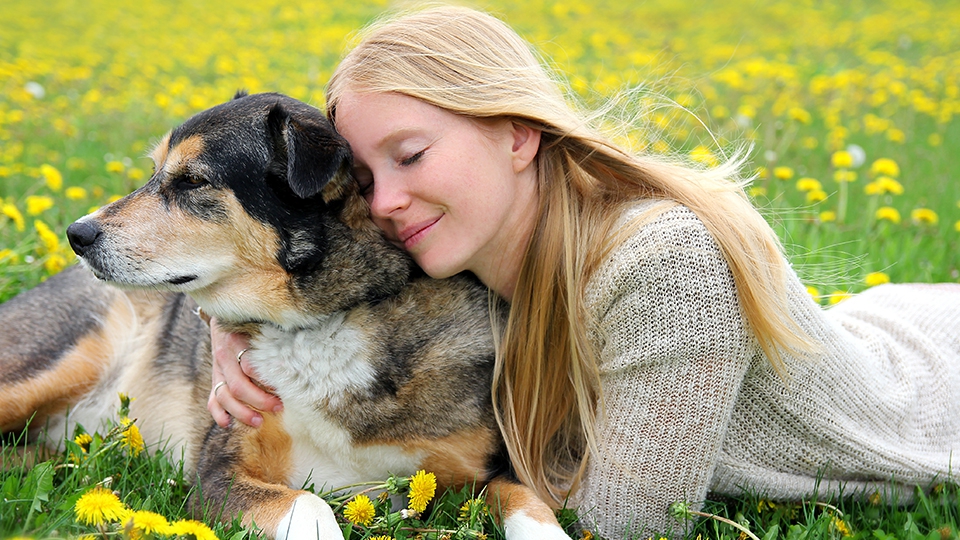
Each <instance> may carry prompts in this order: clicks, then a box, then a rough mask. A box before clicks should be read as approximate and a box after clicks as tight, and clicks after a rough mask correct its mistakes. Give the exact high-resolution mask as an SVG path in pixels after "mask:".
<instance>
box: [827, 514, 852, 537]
mask: <svg viewBox="0 0 960 540" xmlns="http://www.w3.org/2000/svg"><path fill="white" fill-rule="evenodd" d="M831 525H832V526H833V528H834V529H835V530H836V531H837V532H838V533H840V534H841V535H843V536H850V535H851V534H853V533H852V532H851V531H850V527H849V526H848V525H847V524H846V523H845V522H844V521H843V520H842V519H840V518H838V517H834V518H833V521H832V522H831Z"/></svg>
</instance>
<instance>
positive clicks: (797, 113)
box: [787, 107, 813, 124]
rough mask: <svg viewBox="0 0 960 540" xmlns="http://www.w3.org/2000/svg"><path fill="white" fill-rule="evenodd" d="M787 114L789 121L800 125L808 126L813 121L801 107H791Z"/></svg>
mask: <svg viewBox="0 0 960 540" xmlns="http://www.w3.org/2000/svg"><path fill="white" fill-rule="evenodd" d="M787 114H788V115H789V116H790V119H791V120H796V121H797V122H800V123H801V124H809V123H810V122H811V121H813V117H812V116H811V115H810V113H809V112H808V111H807V110H806V109H803V108H801V107H792V108H791V109H790V110H789V111H787Z"/></svg>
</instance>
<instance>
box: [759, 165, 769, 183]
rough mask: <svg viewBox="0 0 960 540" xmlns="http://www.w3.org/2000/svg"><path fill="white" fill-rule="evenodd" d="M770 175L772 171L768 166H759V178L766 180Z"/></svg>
mask: <svg viewBox="0 0 960 540" xmlns="http://www.w3.org/2000/svg"><path fill="white" fill-rule="evenodd" d="M769 177H770V171H768V170H767V168H766V167H757V178H759V179H761V180H766V179H767V178H769Z"/></svg>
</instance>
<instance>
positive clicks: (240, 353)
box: [237, 349, 250, 364]
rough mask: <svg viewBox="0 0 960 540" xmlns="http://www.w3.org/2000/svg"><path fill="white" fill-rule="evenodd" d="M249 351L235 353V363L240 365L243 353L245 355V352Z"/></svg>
mask: <svg viewBox="0 0 960 540" xmlns="http://www.w3.org/2000/svg"><path fill="white" fill-rule="evenodd" d="M249 350H250V349H244V350H242V351H240V352H238V353H237V363H238V364H239V363H240V361H241V360H243V353H245V352H247V351H249Z"/></svg>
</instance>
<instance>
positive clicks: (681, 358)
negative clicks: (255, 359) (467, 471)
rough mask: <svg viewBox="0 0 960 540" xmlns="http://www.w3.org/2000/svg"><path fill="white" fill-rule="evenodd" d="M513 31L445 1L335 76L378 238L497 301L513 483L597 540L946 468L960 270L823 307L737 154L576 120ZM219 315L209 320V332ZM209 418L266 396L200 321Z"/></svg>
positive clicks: (873, 488)
mask: <svg viewBox="0 0 960 540" xmlns="http://www.w3.org/2000/svg"><path fill="white" fill-rule="evenodd" d="M567 98H568V96H565V95H564V94H563V93H562V92H561V90H560V86H559V85H558V84H557V83H556V82H555V81H554V79H553V78H551V76H550V75H549V74H548V72H547V70H546V69H545V68H544V67H543V65H542V64H541V63H540V62H539V61H538V59H537V58H536V56H535V55H534V54H533V53H532V52H531V48H530V46H529V45H528V44H527V43H526V42H524V41H523V40H522V39H521V38H519V37H518V36H517V34H516V33H515V32H513V31H512V30H511V29H510V28H509V27H508V26H507V25H505V24H504V23H502V22H501V21H499V20H497V19H496V18H494V17H491V16H489V15H487V14H484V13H481V12H477V11H474V10H470V9H466V8H458V7H440V8H432V9H427V10H423V11H419V12H414V13H410V14H406V15H403V16H400V17H396V18H393V19H389V20H385V21H382V22H380V23H378V24H377V25H375V26H373V27H372V28H370V29H368V30H367V32H366V33H365V34H364V35H363V38H362V40H361V41H360V42H359V44H358V45H357V46H356V47H355V48H354V49H353V50H352V51H351V52H350V53H349V54H347V55H346V57H345V58H344V59H343V61H342V62H341V64H340V66H339V67H338V69H337V70H336V72H335V73H334V75H333V77H332V79H331V81H330V84H329V88H328V101H327V105H328V108H329V114H330V116H331V118H332V119H333V120H334V122H335V123H336V126H337V128H338V129H339V130H340V131H341V133H342V134H343V135H344V136H345V137H346V138H347V140H348V141H349V142H350V144H351V146H352V148H353V151H354V153H355V159H356V175H357V178H358V180H359V181H360V183H361V185H362V186H363V188H364V192H365V195H366V197H367V200H368V201H369V202H370V207H371V211H372V216H373V219H374V221H375V222H376V224H377V225H379V226H380V227H381V228H382V229H383V231H384V233H385V234H386V235H387V236H388V237H389V238H391V239H392V240H394V241H395V242H397V243H399V244H402V245H403V246H404V247H405V248H406V249H407V251H408V252H409V253H410V254H411V255H412V256H413V257H414V259H415V260H416V261H417V263H418V264H420V266H421V267H422V268H423V269H424V270H425V271H426V272H427V273H428V274H429V275H431V276H433V277H437V278H443V277H447V276H450V275H453V274H455V273H458V272H463V271H469V272H473V273H474V274H476V275H477V276H478V277H479V278H480V279H481V280H482V281H483V282H484V283H485V284H486V285H487V286H488V287H490V289H491V290H492V291H493V292H494V293H496V294H499V295H500V296H502V297H503V298H505V299H506V300H508V301H509V303H510V313H509V321H508V323H507V324H506V327H505V328H504V329H503V333H502V340H501V341H500V343H499V346H498V347H499V348H498V351H499V352H498V358H497V372H496V379H495V385H494V388H493V396H494V400H495V403H496V406H497V411H498V415H499V420H500V423H501V427H502V431H503V435H504V437H505V439H506V441H507V445H508V448H509V452H510V457H511V460H512V463H513V466H514V468H515V470H516V473H517V476H518V477H519V479H520V480H521V481H522V482H524V483H525V484H526V485H528V486H529V487H531V488H533V489H534V490H535V491H536V492H537V493H538V494H539V495H540V497H542V498H543V499H544V500H545V501H548V502H549V503H550V504H552V505H555V506H561V505H563V504H565V502H566V504H568V505H570V504H572V505H575V506H576V507H577V508H578V509H579V511H580V515H581V516H582V519H583V522H584V524H585V525H586V526H587V527H589V528H591V529H594V530H596V531H598V532H599V533H600V534H601V535H602V536H604V537H607V538H612V539H619V538H624V537H626V536H627V535H629V534H633V533H640V532H641V531H646V532H647V534H649V533H651V532H657V531H667V530H671V529H672V530H674V531H679V530H680V529H678V527H679V524H678V523H677V522H676V521H674V520H673V518H671V517H670V515H669V512H668V507H669V506H670V504H671V503H673V502H676V501H690V502H692V503H693V504H694V506H696V505H697V504H699V503H700V502H701V501H703V500H704V499H705V498H706V497H707V496H708V493H714V494H733V495H736V494H740V493H742V491H743V490H750V491H751V492H756V493H762V494H765V496H767V497H771V498H788V499H796V498H800V497H807V496H810V495H811V494H812V493H814V492H815V491H818V490H819V493H821V494H823V493H836V492H837V491H838V489H839V488H840V487H841V485H842V486H843V487H844V490H845V491H844V492H845V493H852V492H854V491H859V492H864V493H868V494H872V493H874V492H878V491H879V492H885V491H886V490H888V489H891V488H897V487H905V488H907V489H906V490H905V491H906V492H907V493H909V492H910V490H911V489H912V486H921V487H926V486H928V485H930V484H931V483H932V482H934V481H935V480H936V479H938V478H943V477H944V476H945V475H947V474H949V472H950V471H951V470H953V469H956V468H958V466H960V457H955V456H960V400H958V399H956V395H957V390H956V389H957V388H960V285H949V284H946V285H888V286H881V287H877V288H874V289H871V290H869V291H867V292H866V293H863V294H862V295H860V296H857V297H855V298H853V299H850V300H847V301H845V302H843V303H841V304H840V305H839V306H837V307H835V308H832V309H831V310H829V311H825V310H822V309H821V308H820V307H819V306H817V305H816V304H815V303H814V302H813V301H812V300H811V299H810V297H809V295H808V294H807V292H806V290H805V288H804V287H803V286H802V285H801V283H800V281H799V280H798V278H797V276H796V274H795V273H794V272H793V270H792V269H791V267H790V266H789V264H788V262H787V261H786V259H785V258H784V255H783V254H782V252H781V248H780V245H779V243H778V241H777V239H776V238H775V236H774V233H773V232H772V231H771V229H770V227H769V226H768V225H767V223H766V222H765V221H764V220H763V219H762V218H761V216H760V215H759V214H758V213H757V212H756V211H755V209H754V208H753V207H752V206H751V205H750V203H749V202H748V200H747V199H746V197H745V196H744V193H743V190H742V182H741V181H740V180H739V178H738V177H737V172H738V171H737V164H736V163H731V164H727V165H725V166H722V167H719V168H716V169H712V170H701V169H698V168H694V167H691V166H687V165H684V164H681V163H678V162H671V161H667V160H664V159H662V158H654V157H652V156H648V155H638V154H633V153H630V152H628V151H627V150H625V149H623V148H621V147H619V146H617V145H616V144H614V143H613V142H611V140H610V139H609V138H606V137H604V135H602V134H601V133H599V132H598V131H595V130H594V129H592V128H591V127H590V125H589V122H588V121H586V120H585V116H584V115H582V114H580V113H578V112H577V111H576V110H574V109H572V108H571V106H570V105H569V101H568V99H567ZM214 328H215V326H214ZM213 337H214V343H215V356H216V359H217V366H216V368H215V371H214V381H213V383H214V384H215V385H216V384H217V383H219V382H221V381H225V382H226V383H227V385H226V387H224V388H221V390H220V392H219V393H217V394H211V398H210V410H211V413H212V414H213V415H214V418H216V419H217V421H218V422H219V423H220V424H222V425H225V424H226V423H228V422H229V418H230V415H232V416H233V417H235V418H237V419H238V420H240V421H242V422H245V423H249V424H252V425H256V424H257V423H258V421H259V416H258V414H257V413H256V412H255V411H253V410H251V409H250V408H248V406H247V404H251V405H254V406H256V407H257V408H259V409H261V410H271V409H274V408H278V407H280V406H281V404H280V403H279V401H277V399H276V398H275V397H273V396H271V395H269V394H266V393H264V392H263V391H261V390H259V389H257V388H256V387H255V386H254V385H252V384H251V382H250V380H249V379H248V378H247V375H246V374H245V373H243V371H242V368H243V366H242V365H241V366H239V367H238V363H237V362H236V361H235V358H236V355H237V353H238V351H240V350H241V349H242V348H243V346H244V344H245V342H244V338H243V337H242V336H237V335H227V334H223V333H222V332H219V331H217V330H214V336H213Z"/></svg>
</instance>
